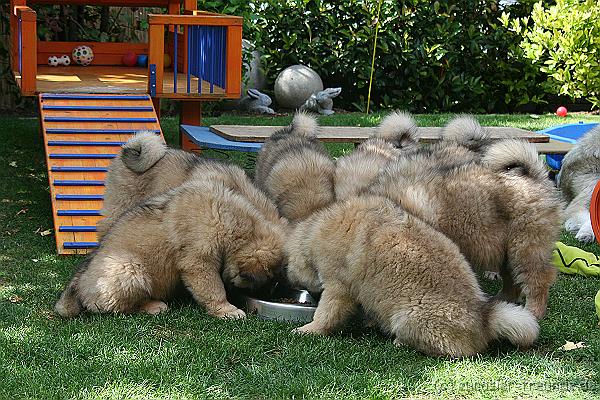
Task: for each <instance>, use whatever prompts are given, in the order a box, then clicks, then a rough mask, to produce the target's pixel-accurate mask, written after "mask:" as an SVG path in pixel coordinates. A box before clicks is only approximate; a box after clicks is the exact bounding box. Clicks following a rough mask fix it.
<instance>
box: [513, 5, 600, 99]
mask: <svg viewBox="0 0 600 400" xmlns="http://www.w3.org/2000/svg"><path fill="white" fill-rule="evenodd" d="M502 20H503V25H504V26H505V27H508V28H510V29H511V30H512V31H513V32H515V33H516V34H519V35H523V37H524V39H523V41H522V43H521V47H522V49H523V51H524V55H525V57H527V58H528V59H530V60H532V61H533V62H534V63H535V64H536V66H538V67H539V69H540V71H542V72H544V73H545V74H546V75H547V82H546V88H547V89H548V90H550V91H551V92H552V93H554V94H557V95H566V96H569V97H571V98H572V99H580V98H585V99H587V100H589V101H590V102H591V103H592V106H593V107H595V108H596V107H599V106H600V1H598V0H557V1H556V4H555V5H552V6H549V7H547V8H546V7H544V5H543V4H542V2H541V1H540V2H539V3H536V4H535V5H534V7H533V11H532V13H531V22H532V23H530V20H529V18H516V19H514V20H512V22H511V21H510V20H509V17H508V15H504V16H503V18H502Z"/></svg>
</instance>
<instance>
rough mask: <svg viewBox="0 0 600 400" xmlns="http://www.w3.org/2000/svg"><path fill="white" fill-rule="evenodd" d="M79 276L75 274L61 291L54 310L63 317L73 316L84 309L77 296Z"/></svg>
mask: <svg viewBox="0 0 600 400" xmlns="http://www.w3.org/2000/svg"><path fill="white" fill-rule="evenodd" d="M78 280H79V276H78V275H75V276H74V277H73V278H72V279H71V281H70V282H69V285H68V286H67V287H66V288H65V290H64V291H63V292H62V293H61V295H60V299H59V300H58V301H57V302H56V305H55V306H54V312H56V313H57V314H58V315H60V316H61V317H63V318H71V317H75V316H77V315H79V313H80V312H81V311H82V306H81V302H80V301H79V299H78V297H77V281H78Z"/></svg>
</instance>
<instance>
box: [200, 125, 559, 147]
mask: <svg viewBox="0 0 600 400" xmlns="http://www.w3.org/2000/svg"><path fill="white" fill-rule="evenodd" d="M281 128H282V127H281V126H245V125H213V126H211V127H210V130H211V131H212V132H214V133H216V134H217V135H219V136H221V137H223V138H225V139H228V140H232V141H241V142H264V140H265V139H266V138H268V137H269V136H271V135H272V134H273V133H274V132H276V131H277V130H279V129H281ZM375 129H376V128H374V127H356V126H321V127H319V130H318V131H317V136H318V137H319V139H320V140H322V141H323V142H342V143H361V142H363V141H365V140H366V139H368V138H369V137H370V136H371V135H372V134H373V133H374V132H375ZM442 129H443V128H441V127H421V128H419V134H420V137H421V141H422V142H425V143H427V142H435V141H437V140H439V139H440V136H441V133H442ZM485 129H486V130H488V132H489V133H490V134H491V137H492V138H504V137H512V138H518V139H527V140H528V141H530V142H532V143H546V142H548V141H549V140H550V138H549V137H548V136H547V135H543V134H540V133H536V132H531V131H527V130H525V129H520V128H512V127H504V126H491V127H485Z"/></svg>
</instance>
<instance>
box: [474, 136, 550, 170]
mask: <svg viewBox="0 0 600 400" xmlns="http://www.w3.org/2000/svg"><path fill="white" fill-rule="evenodd" d="M481 163H482V164H483V165H484V166H486V167H487V168H489V169H491V170H492V171H495V172H503V173H509V174H518V175H521V176H527V177H530V178H533V179H536V180H543V179H546V178H547V176H548V174H547V172H546V169H545V168H544V164H543V163H542V161H540V159H539V158H538V153H537V150H536V148H535V146H534V145H533V144H531V143H529V142H527V141H525V140H519V139H502V140H498V141H495V142H494V143H492V144H490V145H489V146H488V148H487V149H486V151H485V154H484V155H483V157H482V160H481Z"/></svg>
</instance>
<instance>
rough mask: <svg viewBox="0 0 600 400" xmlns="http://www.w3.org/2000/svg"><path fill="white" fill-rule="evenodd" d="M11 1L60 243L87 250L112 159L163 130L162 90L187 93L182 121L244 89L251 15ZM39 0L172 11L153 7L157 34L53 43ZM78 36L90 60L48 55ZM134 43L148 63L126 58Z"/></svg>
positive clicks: (109, 2) (153, 2)
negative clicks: (246, 26)
mask: <svg viewBox="0 0 600 400" xmlns="http://www.w3.org/2000/svg"><path fill="white" fill-rule="evenodd" d="M10 2H11V15H10V28H11V42H12V43H11V44H12V47H11V56H12V69H13V71H14V74H15V77H16V79H17V83H18V84H19V87H20V88H21V92H22V93H23V94H24V95H26V96H38V99H39V110H40V114H39V115H40V122H41V127H42V133H43V139H44V147H45V150H46V160H47V165H48V178H49V181H50V192H51V196H52V210H53V214H54V228H55V233H56V245H57V249H58V252H59V253H60V254H84V253H87V252H88V251H90V250H91V249H93V248H95V247H97V245H98V244H97V241H96V233H95V232H96V223H97V222H98V220H99V219H100V218H101V216H100V210H101V208H102V200H103V193H104V179H105V175H106V172H107V168H108V166H109V164H110V161H111V160H112V159H113V158H114V157H115V155H116V154H117V153H118V152H119V149H120V146H121V145H122V144H123V143H124V142H125V141H127V139H128V138H129V137H131V135H132V134H134V133H135V132H138V131H141V130H150V131H153V132H155V133H156V134H157V135H162V131H161V128H160V125H159V121H158V111H159V110H160V99H161V98H170V99H175V100H180V101H181V103H182V104H181V115H180V123H182V124H186V125H189V126H198V125H200V123H201V105H202V102H205V101H217V100H222V99H235V98H239V97H240V94H241V93H240V91H241V79H242V75H241V74H242V19H241V18H240V17H234V16H228V15H221V14H214V13H208V12H204V11H198V10H196V9H195V8H196V1H195V0H192V1H190V0H182V2H181V1H180V0H10ZM32 3H33V4H60V5H63V4H72V5H97V6H121V7H161V8H163V9H164V10H165V14H150V15H149V16H148V23H149V32H148V33H149V39H148V43H94V42H81V43H79V42H44V41H40V40H38V36H37V21H36V13H35V11H34V10H32V9H31V8H30V7H29V6H28V4H29V5H31V4H32ZM79 45H87V46H89V47H91V48H92V50H93V52H94V60H93V62H92V64H91V65H89V66H87V67H83V66H79V65H74V64H71V65H70V66H59V67H50V66H48V64H47V59H48V57H49V56H53V55H55V56H60V55H62V54H68V55H70V54H71V51H72V49H73V48H74V47H77V46H79ZM128 52H134V53H136V54H146V55H147V56H148V66H147V67H125V66H123V65H122V57H123V55H125V54H126V53H128ZM166 54H167V55H169V57H170V59H171V60H173V62H172V66H170V67H168V68H167V67H165V60H164V59H165V55H166ZM191 145H192V144H191V143H190V142H189V141H188V142H186V141H185V140H183V141H182V147H183V148H185V149H190V146H191Z"/></svg>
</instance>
